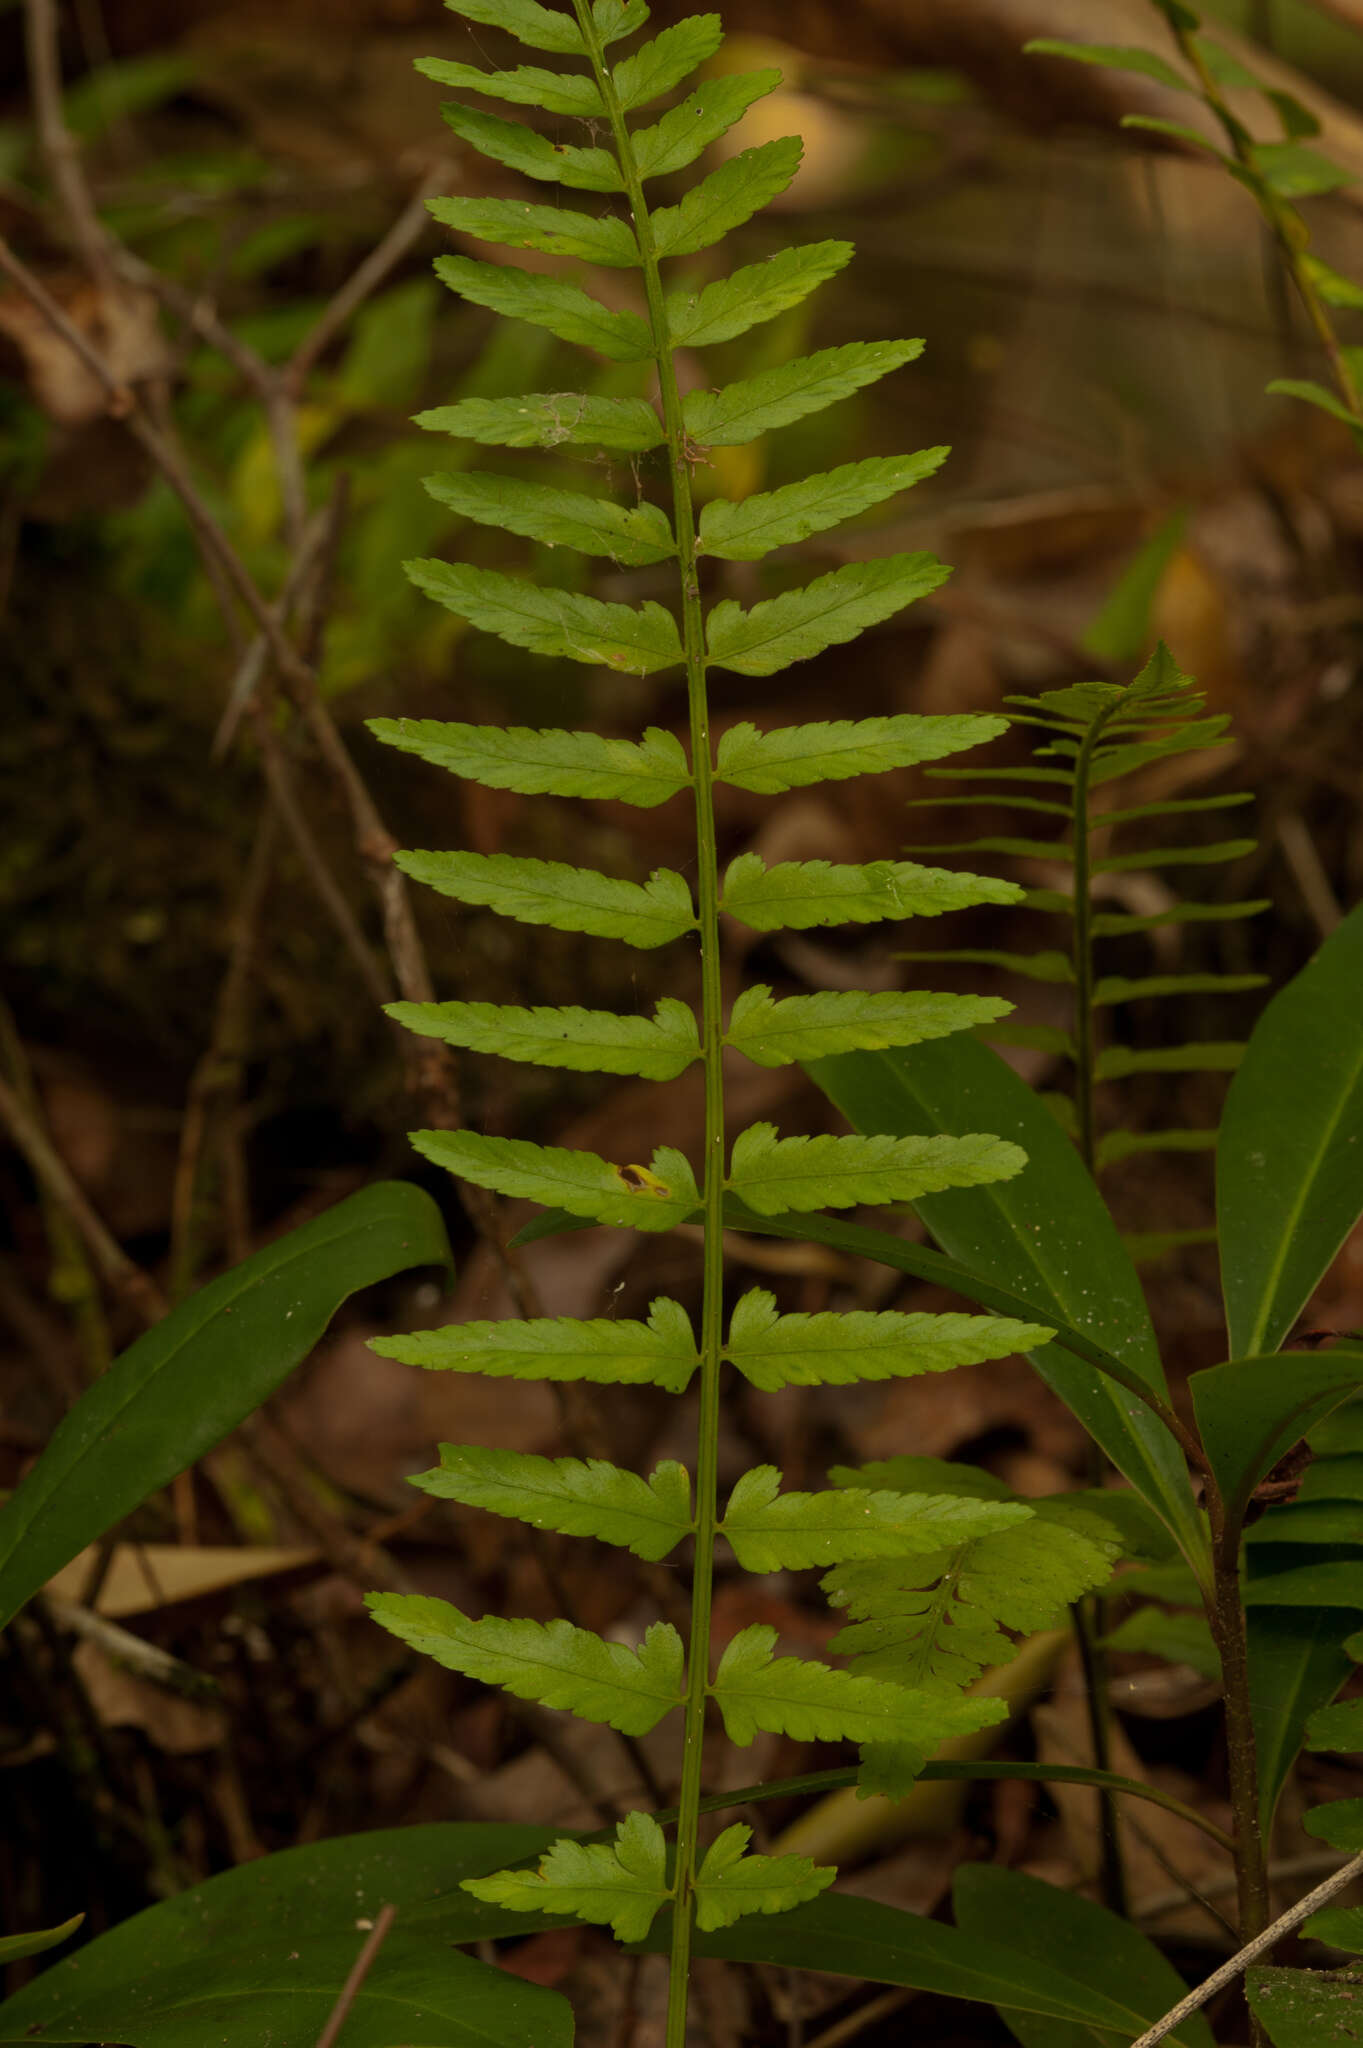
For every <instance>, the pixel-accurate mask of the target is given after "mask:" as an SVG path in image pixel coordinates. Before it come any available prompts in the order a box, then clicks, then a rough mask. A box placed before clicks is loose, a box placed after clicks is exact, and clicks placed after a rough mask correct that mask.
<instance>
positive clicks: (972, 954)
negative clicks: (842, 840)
mask: <svg viewBox="0 0 1363 2048" xmlns="http://www.w3.org/2000/svg"><path fill="white" fill-rule="evenodd" d="M1007 701H1008V702H1009V703H1010V704H1014V705H1016V706H1017V707H1018V713H1019V716H1018V722H1019V723H1020V724H1023V725H1029V726H1032V727H1034V728H1035V729H1036V730H1037V732H1038V733H1039V734H1040V735H1042V738H1041V740H1040V742H1039V744H1038V745H1037V747H1036V750H1035V754H1034V761H1033V765H1032V766H1031V767H1025V768H987V767H986V768H981V769H979V770H971V769H951V768H942V769H933V768H929V769H928V770H927V773H928V774H929V775H930V776H934V777H940V778H943V779H946V778H951V779H953V780H956V781H968V782H969V783H970V784H971V790H970V793H969V794H961V795H952V796H940V797H924V798H920V799H919V802H920V803H923V804H928V805H934V806H937V807H946V806H954V805H968V806H972V807H977V806H978V805H979V804H980V803H982V802H990V803H995V804H1000V805H1006V806H1008V807H1009V808H1010V809H1012V810H1015V811H1020V812H1023V813H1024V814H1026V815H1028V816H1032V817H1037V818H1040V819H1044V820H1047V821H1054V823H1053V824H1052V825H1050V828H1049V830H1048V831H1047V833H1046V834H1045V835H1044V836H1043V835H1042V834H1041V833H1040V832H1035V833H1033V832H1028V833H1026V834H995V835H990V836H986V837H983V838H977V839H970V840H963V841H960V842H957V843H955V844H954V845H950V846H945V847H943V846H937V847H932V846H929V847H926V848H924V849H922V850H923V851H926V852H938V853H940V852H951V851H961V852H967V853H971V854H978V853H989V854H1004V855H1009V856H1012V857H1013V858H1021V859H1037V860H1046V861H1049V862H1052V863H1056V862H1059V863H1063V864H1065V865H1067V866H1068V867H1069V868H1070V871H1071V882H1070V886H1069V888H1067V889H1066V888H1061V889H1030V890H1028V892H1027V895H1026V898H1025V902H1026V906H1027V908H1029V909H1031V910H1036V911H1040V912H1042V913H1044V914H1046V915H1047V916H1049V917H1059V918H1062V919H1063V920H1064V921H1065V922H1066V924H1067V925H1068V926H1069V933H1068V944H1067V945H1066V947H1065V949H1064V950H1063V951H1060V950H1056V949H1041V950H1038V951H1037V952H1033V953H1014V952H1001V951H997V950H990V949H982V948H958V949H955V950H948V949H941V950H938V951H933V952H924V951H915V952H913V953H911V954H909V955H908V956H907V957H908V958H910V959H913V960H932V961H943V960H957V961H961V962H963V963H965V962H969V963H973V964H977V965H985V966H993V967H1001V968H1004V969H1006V970H1007V971H1008V972H1010V973H1013V974H1018V975H1021V976H1023V977H1025V978H1027V979H1029V980H1033V981H1043V982H1052V983H1059V984H1063V985H1065V986H1067V987H1069V988H1070V989H1071V990H1072V992H1073V995H1072V1002H1073V1011H1072V1023H1071V1026H1070V1029H1069V1030H1061V1029H1057V1028H1055V1027H1051V1026H1018V1027H1010V1026H1008V1025H1006V1024H1004V1025H1002V1026H997V1025H994V1024H992V1023H991V1024H985V1025H983V1026H981V1027H980V1029H981V1031H982V1033H983V1035H985V1036H998V1037H1000V1038H1003V1039H1008V1038H1012V1040H1013V1042H1014V1043H1017V1042H1019V1041H1022V1042H1025V1043H1028V1044H1031V1045H1035V1046H1038V1047H1040V1048H1041V1049H1042V1050H1045V1051H1048V1052H1053V1053H1056V1054H1058V1055H1059V1056H1060V1057H1062V1058H1063V1059H1065V1060H1066V1061H1067V1062H1068V1063H1069V1065H1070V1067H1071V1068H1072V1070H1073V1095H1072V1098H1070V1097H1064V1096H1062V1097H1060V1098H1059V1099H1058V1105H1057V1106H1058V1107H1060V1108H1061V1110H1062V1113H1063V1114H1064V1115H1065V1117H1066V1120H1067V1122H1068V1123H1069V1125H1070V1128H1071V1130H1072V1133H1073V1135H1074V1137H1075V1138H1076V1140H1077V1142H1078V1144H1079V1149H1080V1151H1081V1153H1082V1154H1083V1157H1084V1160H1085V1163H1086V1164H1087V1165H1088V1166H1089V1168H1090V1169H1101V1168H1103V1167H1105V1166H1110V1165H1112V1164H1114V1163H1115V1162H1116V1161H1117V1160H1119V1159H1123V1158H1126V1157H1128V1156H1129V1155H1130V1154H1132V1153H1135V1152H1158V1151H1164V1152H1180V1151H1182V1152H1187V1151H1206V1150H1209V1149H1210V1148H1211V1147H1212V1146H1213V1145H1214V1144H1215V1142H1216V1132H1215V1129H1214V1128H1213V1129H1208V1130H1202V1129H1170V1130H1157V1131H1140V1132H1136V1131H1130V1130H1124V1129H1114V1130H1109V1131H1106V1132H1104V1133H1102V1134H1101V1135H1100V1134H1099V1131H1098V1128H1097V1117H1096V1104H1095V1091H1096V1088H1097V1086H1098V1084H1099V1083H1101V1082H1103V1081H1111V1080H1118V1079H1121V1078H1122V1077H1124V1076H1126V1075H1129V1074H1139V1073H1207V1072H1212V1073H1219V1072H1225V1071H1228V1070H1229V1069H1230V1068H1232V1067H1234V1065H1235V1063H1236V1061H1237V1059H1238V1057H1239V1051H1240V1047H1239V1043H1238V1041H1218V1042H1214V1043H1197V1044H1191V1043H1190V1044H1185V1045H1178V1046H1163V1047H1159V1048H1155V1049H1152V1050H1150V1051H1133V1050H1131V1049H1129V1048H1128V1047H1125V1046H1121V1045H1112V1044H1104V1043H1103V1042H1102V1041H1103V1039H1104V1037H1105V1032H1104V1013H1105V1012H1107V1011H1110V1010H1111V1009H1113V1008H1115V1007H1116V1006H1117V1005H1119V1004H1121V1003H1128V1002H1139V1001H1142V1000H1146V999H1148V998H1152V997H1158V998H1161V999H1163V998H1166V997H1178V996H1192V995H1203V994H1209V995H1231V994H1235V993H1238V992H1240V991H1241V990H1245V989H1251V988H1258V987H1260V986H1262V984H1263V981H1264V976H1263V975H1261V974H1220V973H1156V974H1142V975H1138V976H1126V975H1119V974H1100V973H1099V972H1098V962H1099V953H1098V947H1099V944H1100V942H1101V941H1103V940H1104V939H1114V938H1129V937H1131V936H1133V935H1137V936H1139V935H1142V934H1146V933H1152V932H1156V931H1159V930H1161V929H1163V928H1165V927H1169V926H1176V925H1179V924H1184V923H1192V922H1195V921H1197V920H1199V919H1206V918H1212V917H1215V918H1217V919H1231V918H1239V917H1249V916H1253V915H1254V914H1255V913H1256V912H1257V911H1259V910H1262V909H1264V908H1265V907H1266V906H1265V905H1264V904H1263V903H1258V902H1240V903H1229V904H1226V903H1217V904H1215V905H1204V904H1199V903H1191V902H1181V901H1175V902H1173V903H1171V904H1170V905H1168V906H1167V907H1164V908H1161V909H1159V910H1154V911H1148V912H1127V911H1120V912H1114V911H1108V910H1104V909H1100V908H1099V907H1098V906H1099V902H1100V901H1101V896H1100V887H1101V878H1102V877H1103V876H1104V875H1111V874H1121V873H1123V872H1130V871H1132V870H1145V869H1154V868H1159V869H1164V868H1170V867H1182V866H1196V867H1203V866H1209V865H1214V864H1216V863H1218V862H1223V861H1231V860H1238V859H1240V858H1241V857H1242V856H1243V855H1245V854H1247V853H1250V852H1252V851H1253V848H1254V843H1255V842H1254V841H1253V840H1252V839H1225V840H1220V841H1217V842H1216V843H1214V844H1210V845H1205V844H1201V843H1198V842H1196V841H1191V842H1188V843H1186V844H1181V845H1171V846H1159V847H1155V848H1153V849H1148V848H1147V849H1139V850H1134V851H1130V852H1128V851H1125V850H1121V851H1112V850H1107V851H1105V850H1104V847H1105V846H1106V847H1107V848H1109V849H1110V848H1111V843H1112V842H1111V841H1110V840H1109V839H1108V838H1107V835H1108V834H1110V833H1112V832H1114V831H1117V830H1119V829H1120V828H1121V827H1123V826H1125V825H1132V824H1148V823H1152V822H1159V821H1162V820H1164V819H1180V818H1183V817H1185V816H1189V815H1193V816H1196V815H1200V814H1202V813H1204V812H1210V811H1219V810H1227V809H1231V808H1234V807H1235V806H1238V805H1240V804H1244V803H1248V802H1250V801H1251V799H1250V797H1249V796H1248V795H1241V794H1239V793H1232V794H1229V795H1225V796H1213V797H1193V798H1176V797H1164V798H1156V799H1154V800H1152V801H1149V802H1145V803H1135V804H1129V805H1125V806H1123V805H1121V804H1120V803H1118V802H1115V801H1114V798H1115V797H1116V793H1117V785H1119V784H1120V783H1121V782H1123V781H1124V780H1125V778H1126V777H1128V776H1130V775H1134V774H1138V773H1139V772H1140V771H1141V770H1142V769H1145V768H1148V767H1150V766H1152V765H1153V764H1156V763H1158V762H1162V761H1169V760H1173V759H1175V758H1177V757H1179V756H1182V755H1187V754H1192V753H1196V752H1199V751H1201V750H1203V749H1207V748H1213V747H1216V746H1219V745H1222V744H1224V740H1225V732H1226V726H1227V724H1228V722H1229V721H1228V720H1227V719H1226V718H1225V717H1224V716H1221V715H1215V716H1212V717H1207V716H1204V715H1203V714H1204V711H1205V704H1204V700H1203V699H1202V697H1201V696H1200V695H1198V693H1197V691H1196V689H1195V687H1194V685H1193V683H1192V680H1191V678H1190V677H1188V676H1185V675H1184V674H1183V673H1182V671H1181V670H1179V669H1178V668H1177V667H1176V666H1175V664H1174V662H1173V661H1172V659H1171V658H1170V656H1169V653H1168V651H1167V649H1166V648H1164V647H1163V646H1160V647H1159V648H1158V650H1157V651H1156V652H1155V654H1154V655H1152V656H1151V658H1150V660H1149V662H1148V663H1147V664H1146V666H1145V668H1144V669H1143V670H1142V671H1141V673H1140V675H1139V676H1137V678H1136V679H1135V681H1134V682H1133V683H1131V684H1129V685H1127V686H1126V687H1122V686H1120V685H1118V684H1116V683H1076V684H1072V685H1070V686H1069V687H1068V688H1066V689H1061V690H1047V691H1045V692H1044V693H1043V694H1042V695H1040V696H1037V697H1010V698H1009V699H1008V700H1007ZM1052 764H1058V765H1052ZM1062 834H1063V835H1065V836H1061V835H1062ZM1052 835H1054V836H1052Z"/></svg>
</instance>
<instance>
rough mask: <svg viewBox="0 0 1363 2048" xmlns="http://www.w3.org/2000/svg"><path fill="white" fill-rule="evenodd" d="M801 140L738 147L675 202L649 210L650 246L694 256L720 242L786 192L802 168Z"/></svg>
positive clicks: (670, 253)
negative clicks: (726, 159) (651, 217)
mask: <svg viewBox="0 0 1363 2048" xmlns="http://www.w3.org/2000/svg"><path fill="white" fill-rule="evenodd" d="M803 154H804V144H803V143H802V142H801V140H800V138H799V136H798V135H785V136H782V137H781V138H780V139H779V140H778V141H775V142H761V143H758V144H757V146H756V147H755V148H753V149H745V150H741V151H740V152H739V154H738V155H737V156H734V157H730V158H729V160H728V162H727V163H722V164H721V165H720V166H719V168H718V170H714V171H711V173H710V175H709V177H708V178H702V180H701V182H700V184H699V185H693V186H692V187H691V190H690V191H689V192H688V193H687V194H686V195H685V197H684V198H683V199H682V200H681V202H680V204H679V205H677V206H660V207H659V208H658V209H657V211H656V212H655V213H654V214H653V245H654V249H655V251H656V253H657V254H658V255H659V256H694V255H695V253H696V251H697V250H698V249H708V248H709V247H710V245H711V243H712V242H718V241H722V240H723V238H724V236H725V235H727V234H728V233H729V232H730V230H731V229H733V228H737V227H741V226H742V225H743V223H744V221H745V220H751V219H752V217H753V215H754V214H755V213H760V212H761V210H762V208H763V207H764V206H767V205H769V204H770V202H771V201H772V200H773V199H775V197H776V195H777V194H778V192H784V191H785V190H786V187H787V186H788V185H789V184H790V183H791V181H792V179H793V178H794V176H795V173H796V172H797V171H798V170H799V168H800V158H801V156H802V155H803Z"/></svg>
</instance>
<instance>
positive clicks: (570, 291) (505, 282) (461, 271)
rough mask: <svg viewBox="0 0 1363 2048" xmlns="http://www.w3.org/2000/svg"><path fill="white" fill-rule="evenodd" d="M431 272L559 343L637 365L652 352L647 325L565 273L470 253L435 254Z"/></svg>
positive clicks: (474, 301) (463, 295)
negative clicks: (479, 257) (479, 259)
mask: <svg viewBox="0 0 1363 2048" xmlns="http://www.w3.org/2000/svg"><path fill="white" fill-rule="evenodd" d="M546 210H547V209H546V208H544V207H539V208H536V209H532V211H537V212H540V213H543V212H545V211H546ZM561 217H562V216H560V218H561ZM530 246H532V247H536V248H537V247H539V246H540V244H539V243H533V244H531V245H530ZM565 253H567V254H570V255H571V254H580V253H581V252H580V251H573V250H569V251H567V252H565ZM435 274H436V276H437V277H438V278H439V279H440V281H441V283H442V284H446V285H448V286H449V288H450V290H451V291H452V292H458V294H459V296H460V298H462V299H468V300H469V302H470V303H471V304H472V305H475V306H487V307H488V308H490V310H491V311H492V312H494V313H500V314H501V315H502V316H503V318H505V319H508V320H528V321H529V322H530V324H531V326H532V327H543V328H545V329H546V330H547V332H548V333H550V334H556V335H557V336H558V338H559V340H560V341H572V342H576V343H577V344H578V346H579V347H580V348H594V349H595V350H596V351H597V353H598V354H599V355H603V356H606V357H608V358H609V359H610V361H611V362H613V363H642V362H645V361H646V360H647V359H648V357H649V356H650V355H652V353H653V340H652V336H651V335H650V334H649V331H648V324H647V322H646V321H644V320H641V319H640V318H639V315H638V314H637V313H612V312H611V310H610V308H609V307H607V306H603V305H602V304H601V301H600V300H599V299H594V298H593V297H592V295H591V293H590V292H584V291H583V290H582V288H581V286H580V285H575V284H570V283H569V281H568V279H567V278H566V277H541V276H539V275H538V273H537V272H535V271H530V270H518V269H517V268H516V267H515V265H514V264H510V263H479V262H476V261H475V260H474V258H473V257H472V256H437V257H436V259H435Z"/></svg>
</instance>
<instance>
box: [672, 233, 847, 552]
mask: <svg viewBox="0 0 1363 2048" xmlns="http://www.w3.org/2000/svg"><path fill="white" fill-rule="evenodd" d="M852 253H853V251H852V244H851V243H850V242H811V243H809V244H807V245H806V246H805V247H804V248H801V249H779V250H778V251H777V252H776V254H775V255H774V256H768V257H767V259H766V260H765V262H762V263H749V264H745V265H744V267H743V269H741V270H735V271H734V272H733V273H732V274H731V275H730V276H729V277H721V278H717V279H716V280H715V282H714V283H713V284H707V285H706V286H705V287H704V289H703V290H702V291H699V292H697V291H694V290H691V289H690V288H689V287H688V286H686V285H682V286H681V287H680V289H679V290H677V291H674V292H669V293H668V297H667V326H668V332H669V334H670V335H671V337H672V341H673V344H674V345H675V346H676V347H677V348H709V347H711V346H712V345H713V344H714V343H715V342H717V341H732V340H733V338H734V336H735V335H736V334H746V333H747V332H748V329H749V328H750V327H757V326H759V325H760V324H761V322H762V321H764V320H774V319H775V318H776V315H777V314H778V313H784V312H785V311H786V310H787V308H788V307H790V306H798V305H799V304H800V302H801V300H803V299H806V298H808V296H809V294H810V293H811V292H812V291H814V290H816V289H817V287H818V286H819V285H821V284H823V283H824V281H825V280H826V279H827V278H830V277H832V276H834V275H835V274H836V272H838V271H839V270H841V269H842V267H843V265H844V264H845V263H846V262H848V261H849V259H850V258H851V256H852ZM712 509H713V508H712V507H709V506H707V507H706V508H705V510H704V511H702V514H701V523H702V527H703V526H704V520H705V512H706V511H710V510H712ZM810 530H811V531H813V529H812V528H811V529H810ZM771 545H773V546H774V545H775V543H774V542H773V543H771ZM758 552H759V553H760V552H762V550H758ZM711 553H720V554H722V553H723V550H722V549H713V548H712V549H711ZM734 559H737V558H734ZM743 559H750V558H748V557H744V558H743Z"/></svg>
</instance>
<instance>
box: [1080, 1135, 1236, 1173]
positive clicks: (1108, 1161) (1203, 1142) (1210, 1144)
mask: <svg viewBox="0 0 1363 2048" xmlns="http://www.w3.org/2000/svg"><path fill="white" fill-rule="evenodd" d="M1215 1150H1216V1131H1215V1129H1214V1128H1213V1129H1211V1130H1173V1131H1109V1132H1108V1133H1107V1135H1106V1137H1103V1138H1100V1139H1099V1140H1098V1153H1097V1164H1098V1165H1099V1166H1100V1167H1102V1166H1115V1165H1116V1163H1117V1161H1118V1160H1119V1159H1134V1158H1136V1157H1138V1156H1139V1155H1140V1154H1141V1153H1143V1152H1214V1151H1215Z"/></svg>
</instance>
